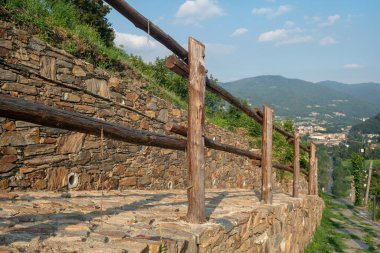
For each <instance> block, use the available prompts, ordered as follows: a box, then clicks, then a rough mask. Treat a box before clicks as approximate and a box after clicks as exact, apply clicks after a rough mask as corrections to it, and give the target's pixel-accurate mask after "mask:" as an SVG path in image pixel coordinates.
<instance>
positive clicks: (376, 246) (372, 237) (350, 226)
mask: <svg viewBox="0 0 380 253" xmlns="http://www.w3.org/2000/svg"><path fill="white" fill-rule="evenodd" d="M334 201H335V202H337V203H340V204H343V205H346V206H348V207H350V208H347V209H340V208H339V209H336V210H333V212H334V213H335V214H338V215H340V216H341V220H340V221H339V222H336V223H338V224H339V228H338V229H337V231H338V232H339V233H341V234H343V235H344V236H345V238H344V240H343V242H344V244H345V246H346V249H344V252H347V253H351V252H355V253H357V252H380V224H378V223H374V222H372V221H371V220H370V219H369V214H368V212H367V211H366V210H365V209H364V208H358V207H353V206H351V205H352V204H351V203H350V202H349V201H347V200H344V199H337V200H334ZM334 222H335V221H334Z"/></svg>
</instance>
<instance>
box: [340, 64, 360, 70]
mask: <svg viewBox="0 0 380 253" xmlns="http://www.w3.org/2000/svg"><path fill="white" fill-rule="evenodd" d="M362 67H363V66H362V65H360V64H356V63H349V64H346V65H344V66H343V68H345V69H360V68H362Z"/></svg>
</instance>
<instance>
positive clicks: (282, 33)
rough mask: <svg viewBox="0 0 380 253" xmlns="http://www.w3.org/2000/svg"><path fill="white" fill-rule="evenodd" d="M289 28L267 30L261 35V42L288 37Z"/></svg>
mask: <svg viewBox="0 0 380 253" xmlns="http://www.w3.org/2000/svg"><path fill="white" fill-rule="evenodd" d="M287 36H288V35H287V30H285V29H277V30H274V31H269V32H265V33H262V34H260V35H259V39H258V41H259V42H267V41H277V40H282V39H284V38H286V37H287Z"/></svg>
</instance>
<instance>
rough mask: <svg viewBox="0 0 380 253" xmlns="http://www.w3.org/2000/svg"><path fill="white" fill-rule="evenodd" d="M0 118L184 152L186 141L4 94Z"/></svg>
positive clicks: (0, 100)
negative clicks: (101, 134) (101, 135)
mask: <svg viewBox="0 0 380 253" xmlns="http://www.w3.org/2000/svg"><path fill="white" fill-rule="evenodd" d="M0 116H1V117H7V118H10V119H16V120H23V121H27V122H31V123H35V124H39V125H43V126H49V127H56V128H61V129H66V130H70V131H76V132H81V133H86V134H92V135H96V136H100V132H101V129H102V128H103V132H104V136H105V137H107V138H110V139H114V140H118V141H124V142H128V143H133V144H138V145H146V146H154V147H161V148H168V149H174V150H182V151H184V150H185V149H186V140H184V139H181V138H178V137H172V136H165V135H160V134H156V133H152V132H148V131H142V130H136V129H132V128H128V127H124V126H120V125H117V124H114V123H110V122H106V121H103V120H99V119H95V118H92V117H89V116H85V115H82V114H79V113H75V112H69V111H65V110H61V109H57V108H54V107H49V106H46V105H42V104H38V103H35V102H31V101H27V100H23V99H20V98H14V97H10V96H5V95H0Z"/></svg>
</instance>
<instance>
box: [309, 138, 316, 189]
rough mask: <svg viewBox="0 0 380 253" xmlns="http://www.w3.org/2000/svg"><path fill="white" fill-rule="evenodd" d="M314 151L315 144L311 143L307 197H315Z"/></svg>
mask: <svg viewBox="0 0 380 253" xmlns="http://www.w3.org/2000/svg"><path fill="white" fill-rule="evenodd" d="M315 151H316V147H315V144H314V143H311V144H310V153H309V184H308V194H309V195H315Z"/></svg>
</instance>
